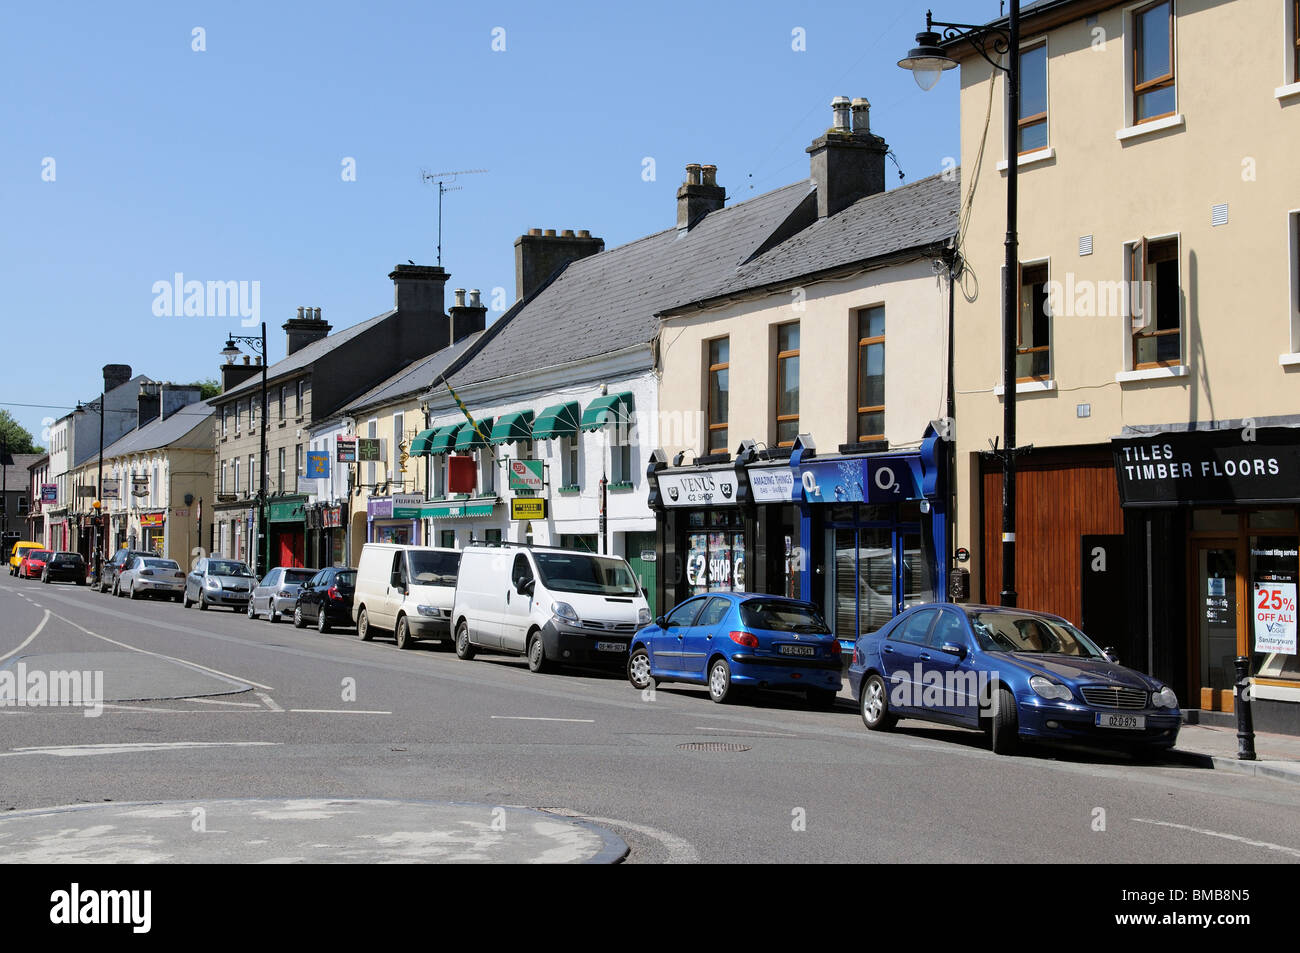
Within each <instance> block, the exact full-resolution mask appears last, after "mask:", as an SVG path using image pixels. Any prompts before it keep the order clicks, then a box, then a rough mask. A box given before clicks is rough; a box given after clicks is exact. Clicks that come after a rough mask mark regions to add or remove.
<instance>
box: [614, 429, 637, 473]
mask: <svg viewBox="0 0 1300 953" xmlns="http://www.w3.org/2000/svg"><path fill="white" fill-rule="evenodd" d="M614 433H616V434H618V437H617V439H618V443H615V444H611V445H610V448H609V482H610V483H611V484H626V485H628V486H630V485H631V484H632V444H631V441H630V440H629V439H628V436H627V432H626V431H625V430H624V429H623V428H621V427H620V428H618V429H616V430H615V431H614Z"/></svg>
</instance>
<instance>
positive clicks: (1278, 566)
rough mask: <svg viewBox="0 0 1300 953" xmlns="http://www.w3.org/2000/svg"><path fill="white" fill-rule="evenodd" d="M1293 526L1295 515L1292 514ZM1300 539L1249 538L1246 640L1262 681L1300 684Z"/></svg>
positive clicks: (1289, 536) (1254, 666) (1256, 670)
mask: <svg viewBox="0 0 1300 953" xmlns="http://www.w3.org/2000/svg"><path fill="white" fill-rule="evenodd" d="M1290 515H1291V520H1292V525H1294V519H1295V514H1294V512H1293V513H1291V514H1290ZM1298 544H1300V538H1298V537H1296V536H1295V535H1294V534H1293V533H1292V534H1285V535H1280V534H1270V535H1267V536H1251V537H1250V589H1249V590H1248V591H1247V594H1248V595H1249V597H1250V610H1251V611H1250V615H1249V617H1248V622H1249V630H1248V632H1247V639H1248V641H1249V643H1250V648H1251V655H1252V656H1253V664H1252V665H1251V670H1252V671H1253V672H1254V673H1255V674H1256V675H1258V676H1260V677H1262V678H1276V679H1286V680H1288V681H1300V657H1298V656H1297V655H1296V589H1297V582H1300V545H1298Z"/></svg>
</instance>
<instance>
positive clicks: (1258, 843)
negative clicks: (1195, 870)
mask: <svg viewBox="0 0 1300 953" xmlns="http://www.w3.org/2000/svg"><path fill="white" fill-rule="evenodd" d="M1131 820H1133V821H1135V822H1136V823H1138V824H1154V825H1156V826H1157V827H1174V828H1177V829H1178V830H1180V831H1191V832H1192V833H1193V834H1204V835H1205V836H1206V837H1221V838H1223V839H1224V840H1233V841H1237V843H1239V844H1246V845H1247V846H1250V847H1263V848H1265V849H1266V850H1276V851H1280V852H1281V853H1283V854H1290V855H1291V856H1292V857H1300V850H1297V849H1296V848H1294V847H1283V846H1282V845H1281V844H1270V843H1269V842H1268V841H1263V840H1251V839H1250V838H1248V837H1239V836H1238V835H1236V834H1223V833H1221V832H1219V831H1207V830H1205V829H1204V828H1200V827H1188V826H1187V825H1186V824H1175V823H1173V822H1172V821H1153V820H1151V819H1150V818H1146V817H1134V818H1131Z"/></svg>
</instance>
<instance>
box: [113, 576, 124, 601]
mask: <svg viewBox="0 0 1300 953" xmlns="http://www.w3.org/2000/svg"><path fill="white" fill-rule="evenodd" d="M113 595H114V596H115V597H116V598H118V599H121V598H122V587H121V585H120V584H119V583H118V581H117V580H116V579H114V580H113Z"/></svg>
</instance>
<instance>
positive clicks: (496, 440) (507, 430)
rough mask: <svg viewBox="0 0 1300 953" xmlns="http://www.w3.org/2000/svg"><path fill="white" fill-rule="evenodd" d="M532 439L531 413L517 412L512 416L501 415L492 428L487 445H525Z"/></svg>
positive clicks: (525, 411)
mask: <svg viewBox="0 0 1300 953" xmlns="http://www.w3.org/2000/svg"><path fill="white" fill-rule="evenodd" d="M532 439H533V412H532V411H531V410H517V411H515V412H514V413H513V414H502V415H501V416H500V417H498V418H497V422H496V426H495V427H493V428H492V436H491V437H490V438H488V443H490V444H492V445H493V446H496V445H498V444H502V443H527V442H528V441H530V440H532Z"/></svg>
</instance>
